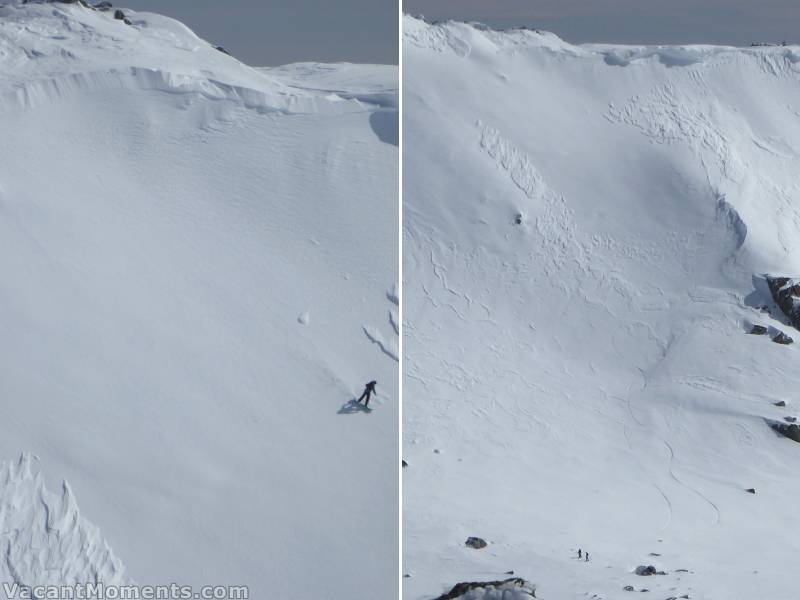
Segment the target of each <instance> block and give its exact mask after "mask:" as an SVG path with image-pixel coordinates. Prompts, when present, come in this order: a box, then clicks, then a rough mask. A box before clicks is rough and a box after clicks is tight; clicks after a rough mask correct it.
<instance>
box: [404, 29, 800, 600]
mask: <svg viewBox="0 0 800 600" xmlns="http://www.w3.org/2000/svg"><path fill="white" fill-rule="evenodd" d="M404 30H405V33H404V65H405V69H404V73H405V81H404V94H405V103H404V111H405V112H404V114H405V118H404V124H403V127H404V138H403V139H404V148H405V152H404V173H405V180H404V196H405V197H404V210H405V212H404V240H405V245H404V261H405V267H404V273H405V277H406V280H405V282H404V284H405V288H404V298H405V299H406V310H405V312H404V314H405V319H406V322H405V328H404V335H405V344H404V347H403V348H404V356H403V360H404V365H405V367H404V373H405V388H404V390H405V391H404V400H405V408H404V418H405V423H404V457H403V458H405V459H406V460H407V461H408V464H409V467H408V468H406V469H404V474H403V476H404V488H403V489H404V514H405V517H404V564H405V566H404V571H405V572H406V573H407V574H408V575H409V576H410V577H409V578H407V579H404V584H405V585H404V590H405V592H404V594H405V597H407V598H409V599H415V600H416V599H422V598H430V597H435V596H436V595H437V594H440V593H442V592H443V591H445V590H448V589H450V587H451V586H452V585H453V584H454V583H456V582H459V581H472V580H475V579H478V580H499V579H502V578H503V574H504V573H506V572H508V571H513V572H514V574H515V575H516V576H519V577H524V578H525V579H527V580H530V581H532V582H534V583H536V584H537V585H538V589H537V592H536V593H537V597H541V598H561V599H568V598H586V597H595V598H608V599H613V598H624V597H627V591H626V588H631V589H636V590H639V589H640V588H647V589H649V590H650V592H651V594H650V595H653V594H655V595H656V596H658V597H676V598H677V597H681V596H684V595H685V594H689V596H690V597H703V598H733V597H736V598H749V597H769V598H776V599H786V600H788V599H789V598H791V597H793V594H794V592H793V591H791V589H790V588H789V586H787V585H786V584H787V573H788V572H789V568H790V560H791V559H790V557H792V556H795V555H796V554H797V551H798V549H800V547H799V546H798V542H797V538H796V536H794V534H793V533H792V532H793V531H794V530H795V529H796V528H797V526H798V525H800V517H798V513H797V511H796V510H795V508H794V498H795V497H796V496H797V495H798V493H800V482H799V481H798V479H797V477H796V474H795V471H796V466H797V464H798V460H800V445H798V444H797V443H796V442H794V441H792V440H790V439H788V438H786V437H784V436H781V435H777V434H776V433H775V431H773V429H772V428H771V427H770V423H774V422H792V419H794V418H795V417H796V415H797V412H798V411H800V403H799V402H800V400H798V399H797V397H796V396H797V394H796V390H797V388H798V375H797V369H796V368H795V367H796V363H797V349H796V347H795V346H791V345H789V346H787V345H781V344H776V343H772V342H771V341H770V339H769V338H770V337H777V335H778V333H780V332H784V333H786V334H788V335H790V336H791V334H792V332H793V329H792V327H791V325H790V324H789V322H788V320H787V319H786V318H785V317H784V315H783V314H782V313H781V311H780V309H778V307H777V306H776V305H775V304H774V302H773V301H772V298H771V296H770V292H769V289H768V286H767V280H766V278H765V277H764V274H772V275H775V276H779V275H783V276H787V277H796V276H797V275H798V273H800V252H798V250H799V249H800V246H798V243H800V209H798V207H800V202H799V201H800V197H798V195H799V194H800V188H798V185H797V178H796V173H797V170H798V166H800V165H799V164H798V157H800V106H798V105H797V101H796V99H797V97H798V92H800V78H798V75H800V64H798V59H800V51H798V49H797V48H795V47H767V48H752V49H751V48H747V49H739V48H726V47H711V46H687V47H617V46H609V45H583V46H573V45H570V44H568V43H566V42H564V41H562V40H560V39H558V38H557V37H556V36H554V35H552V34H549V33H545V32H538V31H532V30H516V31H506V32H497V31H492V30H489V29H487V28H485V27H483V26H478V25H470V24H464V23H455V22H448V23H441V24H428V23H426V22H424V21H422V20H419V19H414V18H411V17H406V18H405V21H404ZM754 324H759V325H762V326H764V327H765V329H767V330H768V332H769V333H770V336H769V337H768V336H758V335H745V334H746V333H749V331H750V330H751V328H752V325H754ZM781 401H783V402H785V406H776V404H778V403H780V402H781ZM747 490H752V491H754V492H755V493H752V492H751V493H747ZM468 536H481V537H483V538H485V539H486V540H487V541H488V547H486V548H484V549H477V550H476V549H473V548H470V547H467V546H465V545H464V544H463V540H464V539H466V538H467V537H468ZM579 548H580V549H582V550H584V551H587V550H588V551H589V553H590V560H589V561H588V562H586V561H585V560H584V559H583V558H581V559H580V560H579V559H578V554H577V552H578V549H579ZM642 564H653V565H654V566H655V567H656V569H657V571H663V572H665V573H666V575H662V576H655V577H648V578H643V577H641V576H639V575H636V572H635V571H636V567H637V565H642ZM643 579H646V585H643V583H642V581H643Z"/></svg>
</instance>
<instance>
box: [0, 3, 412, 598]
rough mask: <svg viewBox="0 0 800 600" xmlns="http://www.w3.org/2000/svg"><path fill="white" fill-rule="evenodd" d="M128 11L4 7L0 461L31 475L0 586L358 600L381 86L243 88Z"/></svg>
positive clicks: (386, 320)
mask: <svg viewBox="0 0 800 600" xmlns="http://www.w3.org/2000/svg"><path fill="white" fill-rule="evenodd" d="M125 13H126V17H127V18H128V20H129V21H130V24H126V23H125V22H124V21H122V20H116V19H114V17H113V11H111V12H100V11H95V10H92V9H90V8H87V7H84V6H82V5H80V4H77V3H76V4H61V3H55V4H54V3H33V2H30V3H24V4H23V3H21V2H12V3H4V4H3V5H2V6H0V332H1V333H2V340H3V341H2V344H0V394H1V395H2V398H3V418H2V423H3V424H2V426H1V428H0V456H2V457H5V458H8V459H11V458H13V457H16V456H19V455H20V453H22V452H32V453H35V454H36V455H37V456H39V457H40V463H39V465H40V466H39V469H40V471H41V473H42V476H40V477H39V478H31V476H30V475H28V473H27V470H25V469H22V471H20V472H21V473H23V475H14V476H13V477H10V479H9V481H10V482H11V483H9V484H7V485H6V487H5V488H4V491H0V511H2V510H6V509H8V510H11V509H12V508H13V510H15V511H18V512H17V513H15V514H16V516H14V515H12V514H11V513H8V512H4V513H2V514H3V517H2V518H0V525H2V526H3V529H2V530H1V531H0V549H2V552H4V553H6V552H10V556H11V557H12V560H11V562H9V563H7V568H6V567H0V568H5V569H6V571H3V573H2V574H3V576H4V577H6V578H7V577H13V578H14V579H17V578H18V579H20V580H22V581H24V583H25V584H26V585H36V584H41V583H68V582H76V581H79V580H80V579H81V578H87V577H96V578H99V579H101V580H104V581H105V582H106V583H115V582H122V581H136V582H137V583H140V584H149V585H163V584H165V583H167V584H168V583H171V582H177V583H179V584H181V585H192V586H197V587H199V586H202V585H247V586H249V588H250V597H251V598H267V597H275V598H288V597H296V598H310V597H315V598H363V599H365V600H366V599H372V598H376V597H380V596H381V595H383V594H384V593H385V590H386V589H387V588H388V589H393V588H394V589H396V584H397V574H396V567H397V550H396V548H397V531H396V529H397V526H396V524H397V510H398V506H397V477H396V474H397V469H398V462H399V457H398V455H397V448H396V439H397V425H398V424H397V417H396V415H397V401H398V399H397V397H396V387H397V386H396V384H397V379H396V377H397V368H398V364H397V361H396V360H395V359H394V358H392V356H391V355H390V354H391V353H387V352H386V351H385V350H382V347H385V348H389V349H390V350H391V349H392V348H396V346H397V332H396V322H397V314H396V313H397V308H398V307H397V304H396V301H393V299H394V296H392V295H391V293H392V290H394V289H395V285H396V275H397V269H396V264H397V248H396V246H397V244H396V237H397V236H396V231H397V194H396V187H397V186H396V184H397V147H396V143H397V135H396V131H395V132H394V133H393V131H392V127H393V125H394V126H395V127H396V124H397V109H396V106H397V102H396V96H397V81H396V78H397V70H396V68H394V67H388V66H379V65H362V66H359V65H315V64H303V65H290V66H287V67H283V68H281V69H252V68H250V67H247V66H246V65H243V64H241V63H239V62H238V61H237V60H236V59H234V58H232V57H230V56H228V55H226V54H224V53H222V52H220V51H218V50H217V49H215V48H214V47H213V46H212V45H210V44H209V43H208V42H205V41H203V40H200V39H199V38H197V37H196V36H195V35H194V34H193V33H192V32H191V31H189V30H188V29H187V28H186V27H184V26H183V25H182V24H180V23H178V22H176V21H174V20H171V19H168V18H166V17H161V16H159V15H154V14H150V13H135V12H132V11H128V10H125ZM348 92H350V93H348ZM393 98H394V101H393V100H392V99H393ZM367 332H369V334H368V333H367ZM375 339H380V340H382V343H381V345H378V344H376V343H375ZM395 353H396V350H395ZM371 379H376V380H377V381H378V394H379V395H378V398H377V399H376V401H375V405H374V406H375V409H374V411H373V413H372V414H370V415H366V414H365V413H363V412H356V413H351V412H344V413H343V412H342V411H341V409H342V407H343V406H347V405H348V403H349V401H350V400H351V399H352V398H353V397H354V395H355V394H357V393H360V391H361V387H362V386H363V383H364V382H366V381H369V380H371ZM371 406H372V405H371ZM4 468H5V467H4ZM9 472H10V471H9ZM14 473H18V472H17V471H14ZM62 478H63V479H66V480H67V481H68V482H69V483H68V484H67V485H66V486H64V487H63V490H64V493H63V494H62V498H61V499H60V500H53V499H51V498H50V496H48V495H47V494H49V492H46V491H45V490H46V489H50V490H54V489H55V490H61V489H62V484H61V480H62ZM9 486H11V487H9ZM15 490H17V491H15ZM73 491H74V496H75V497H77V499H78V501H79V503H80V513H79V512H78V508H77V503H76V502H75V500H74V498H73V495H72V493H73ZM9 494H10V495H11V496H9ZM9 497H11V498H13V500H12V501H9V500H8V499H9ZM40 498H46V499H47V500H46V503H45V504H46V505H47V506H46V507H45V506H42V505H40V504H39V500H40ZM7 507H11V508H7ZM45 513H46V514H45ZM84 518H85V519H86V520H84ZM9 519H10V520H9ZM53 519H57V524H56V525H52V524H51V521H52V520H53ZM89 522H91V523H93V524H94V525H91V526H90V525H89ZM62 525H63V526H62ZM95 526H96V528H95ZM7 527H8V528H7ZM59 532H60V533H59ZM81 544H83V545H81ZM78 546H80V548H78ZM110 548H113V554H112V552H111V550H110ZM365 555H368V556H369V567H368V568H365V566H364V563H363V558H364V556H365ZM41 556H47V569H42V568H41V565H40V563H41V560H40V557H41ZM12 565H13V569H12ZM123 565H124V566H123ZM12 571H13V572H12ZM14 572H16V573H17V575H14ZM299 582H302V583H299Z"/></svg>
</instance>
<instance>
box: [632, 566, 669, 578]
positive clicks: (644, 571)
mask: <svg viewBox="0 0 800 600" xmlns="http://www.w3.org/2000/svg"><path fill="white" fill-rule="evenodd" d="M636 574H637V575H641V576H643V577H649V576H650V575H666V572H665V571H659V570H657V569H656V568H655V567H654V566H653V565H646V566H645V565H639V566H638V567H636Z"/></svg>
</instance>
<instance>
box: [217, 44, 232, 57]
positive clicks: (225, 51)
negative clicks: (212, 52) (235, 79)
mask: <svg viewBox="0 0 800 600" xmlns="http://www.w3.org/2000/svg"><path fill="white" fill-rule="evenodd" d="M214 48H216V49H217V50H219V51H220V52H222V53H223V54H227V55H228V56H230V55H231V53H230V52H228V51H227V50H225V48H223V47H222V46H214Z"/></svg>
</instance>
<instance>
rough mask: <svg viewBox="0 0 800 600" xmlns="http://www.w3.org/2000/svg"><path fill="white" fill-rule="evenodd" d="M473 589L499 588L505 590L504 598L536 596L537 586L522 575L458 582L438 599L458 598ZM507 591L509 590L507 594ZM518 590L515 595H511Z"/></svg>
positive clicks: (498, 589)
mask: <svg viewBox="0 0 800 600" xmlns="http://www.w3.org/2000/svg"><path fill="white" fill-rule="evenodd" d="M472 590H486V591H489V590H497V591H501V592H503V596H502V597H503V598H506V597H507V596H508V597H509V598H520V599H522V598H536V586H535V585H533V584H531V583H529V582H527V581H525V580H524V579H522V578H521V577H512V578H511V579H504V580H503V581H471V582H464V583H457V584H456V585H454V586H453V588H452V589H451V590H450V591H449V592H447V593H446V594H442V595H441V596H439V597H438V598H436V600H456V599H457V598H461V597H462V596H463V595H464V594H466V593H467V592H470V591H472ZM505 592H509V594H506V593H505ZM514 592H517V593H516V594H515V595H513V596H512V595H511V594H513V593H514Z"/></svg>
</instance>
